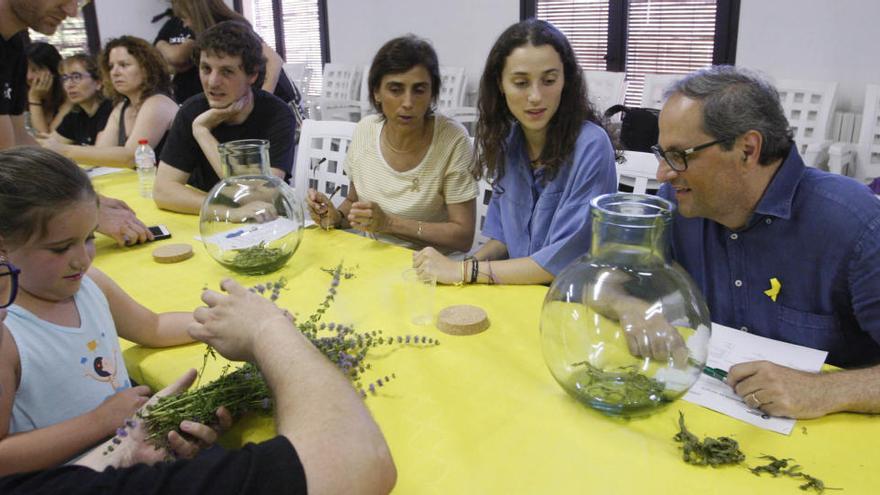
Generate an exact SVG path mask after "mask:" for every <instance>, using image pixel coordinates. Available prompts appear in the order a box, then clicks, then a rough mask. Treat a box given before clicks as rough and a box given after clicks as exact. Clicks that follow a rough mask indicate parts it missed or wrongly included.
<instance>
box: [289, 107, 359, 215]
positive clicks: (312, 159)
mask: <svg viewBox="0 0 880 495" xmlns="http://www.w3.org/2000/svg"><path fill="white" fill-rule="evenodd" d="M355 127H357V124H355V123H354V122H341V121H330V120H311V119H307V120H304V121H303V125H302V132H301V134H300V137H299V146H298V147H297V150H296V163H295V165H294V172H293V188H294V189H295V190H296V193H297V195H299V196H300V197H301V198H303V199H304V198H305V197H306V190H307V189H315V190H316V191H319V192H322V193H324V194H326V195H327V196H330V195H332V194H333V192H334V191H336V188H337V187H339V188H340V189H339V191H338V192H337V193H336V195H335V196H333V199H332V201H333V205H334V206H337V207H338V206H339V205H340V204H341V203H342V202H343V201H344V200H345V198H346V197H347V196H348V187H349V180H348V175H346V173H345V169H344V168H343V164H344V163H345V155H346V154H347V153H348V146H349V144H351V139H352V136H353V135H354V129H355Z"/></svg>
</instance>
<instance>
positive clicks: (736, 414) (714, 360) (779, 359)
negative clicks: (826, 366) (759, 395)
mask: <svg viewBox="0 0 880 495" xmlns="http://www.w3.org/2000/svg"><path fill="white" fill-rule="evenodd" d="M827 355H828V353H827V352H825V351H818V350H816V349H810V348H809V347H803V346H799V345H794V344H788V343H786V342H780V341H778V340H773V339H768V338H764V337H759V336H757V335H752V334H750V333H747V332H743V331H741V330H735V329H733V328H730V327H725V326H723V325H718V324H717V323H712V338H711V340H710V341H709V361H708V363H707V366H710V367H712V368H718V369H722V370H725V371H727V370H729V369H730V367H731V366H733V365H734V364H737V363H742V362H746V361H758V360H766V361H773V362H774V363H776V364H781V365H783V366H788V367H789V368H795V369H799V370H803V371H809V372H813V373H816V372H818V371H819V370H820V369H821V368H822V363H824V362H825V357H826V356H827ZM684 400H686V401H688V402H692V403H694V404H698V405H701V406H703V407H708V408H709V409H712V410H714V411H718V412H720V413H723V414H726V415H728V416H730V417H733V418H736V419H739V420H742V421H745V422H746V423H749V424H753V425H755V426H759V427H761V428H764V429H767V430H771V431H775V432H777V433H782V434H783V435H788V434H789V433H791V430H792V428H794V423H795V420H793V419H788V418H775V417H771V416H767V415H764V414H763V413H761V411H757V410H755V409H752V408H750V407H748V406H747V405H746V404H745V402H743V400H742V399H740V398H739V396H737V395H736V393H734V391H733V389H731V388H730V387H729V386H728V385H727V384H726V383H724V382H722V381H721V380H718V379H715V378H712V377H710V376H707V375H705V374H703V375H701V376H700V378H699V380H697V383H695V384H694V386H693V387H691V389H690V390H689V391H688V393H687V394H685V396H684Z"/></svg>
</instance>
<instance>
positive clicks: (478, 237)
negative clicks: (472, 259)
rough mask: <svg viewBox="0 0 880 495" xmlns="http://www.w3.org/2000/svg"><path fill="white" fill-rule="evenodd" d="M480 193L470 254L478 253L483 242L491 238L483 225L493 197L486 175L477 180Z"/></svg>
mask: <svg viewBox="0 0 880 495" xmlns="http://www.w3.org/2000/svg"><path fill="white" fill-rule="evenodd" d="M477 185H478V186H479V191H480V192H479V194H477V218H476V222H474V242H473V244H471V250H470V252H469V254H474V253H476V252H477V251H478V250H479V249H480V248H481V247H483V244H486V243H487V242H489V238H488V237H486V236H484V235H483V225H484V224H485V223H486V214H487V213H488V212H489V201H490V200H491V199H492V185H491V184H489V181H487V180H486V178H485V177H483V178H482V179H480V180H479V181H478V182H477Z"/></svg>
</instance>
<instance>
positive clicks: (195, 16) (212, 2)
mask: <svg viewBox="0 0 880 495" xmlns="http://www.w3.org/2000/svg"><path fill="white" fill-rule="evenodd" d="M171 7H172V8H173V9H174V15H175V16H177V17H179V18H180V19H186V20H188V21H189V24H190V29H192V31H193V32H194V33H195V34H196V38H198V37H199V36H201V35H202V33H203V32H205V31H206V30H207V29H208V28H209V27H211V26H213V25H214V24H217V23H218V22H223V21H240V22H244V23H245V24H248V25H250V23H249V22H248V20H247V19H245V17H244V16H242V15H241V14H239V13H238V12H236V11H234V10H232V9H230V8H229V7H228V6H227V5H226V3H224V2H223V0H171Z"/></svg>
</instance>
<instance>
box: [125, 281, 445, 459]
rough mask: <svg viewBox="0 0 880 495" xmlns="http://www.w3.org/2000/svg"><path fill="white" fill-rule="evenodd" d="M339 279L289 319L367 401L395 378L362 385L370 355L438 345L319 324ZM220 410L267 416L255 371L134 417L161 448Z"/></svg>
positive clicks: (265, 393)
mask: <svg viewBox="0 0 880 495" xmlns="http://www.w3.org/2000/svg"><path fill="white" fill-rule="evenodd" d="M341 276H342V263H340V264H339V266H337V267H336V269H335V270H334V272H333V279H332V281H331V282H330V288H329V289H328V291H327V294H326V295H325V297H324V300H323V301H322V302H321V304H320V305H319V306H318V308H317V309H316V310H315V312H314V313H312V314H311V315H310V316H309V317H308V319H305V320H302V321H297V320H296V319H295V318H294V321H295V323H296V325H297V327H298V328H299V330H300V331H301V332H302V333H303V335H305V336H306V337H307V338H308V339H309V340H310V341H311V342H312V344H314V346H315V347H316V348H317V349H318V350H319V351H321V353H323V354H324V355H325V356H326V357H327V358H328V359H330V360H331V361H332V362H333V363H334V364H335V365H336V366H337V367H339V369H340V370H341V371H342V372H343V373H344V374H345V375H346V376H348V378H349V379H350V380H351V381H352V383H353V384H354V385H355V387H356V388H357V389H358V390H359V391H360V392H361V395H362V396H366V395H367V391H369V392H370V393H372V394H375V393H376V388H377V387H382V386H384V385H385V384H386V383H387V382H388V381H390V380H391V379H393V378H395V375H394V374H391V375H390V376H388V375H385V376H381V377H380V378H378V379H376V380H374V381H371V382H369V383H367V384H366V385H365V384H364V382H363V375H364V373H365V372H366V371H367V370H370V369H371V368H372V366H371V365H370V363H367V362H366V359H367V354H368V352H369V351H370V350H371V349H374V348H377V347H380V346H387V345H395V344H399V345H416V346H420V347H422V346H435V345H438V344H439V343H440V342H439V341H438V340H436V339H433V338H428V337H425V336H418V335H407V336H405V337H404V336H397V337H394V338H392V337H384V336H383V335H382V332H380V331H375V330H374V331H370V332H357V331H355V329H354V327H352V326H350V325H341V324H337V323H325V322H322V321H321V319H322V318H323V316H324V313H326V311H327V309H328V308H329V307H330V304H331V303H332V302H333V300H334V299H335V298H336V293H337V287H338V286H339V280H340V278H341ZM285 283H286V282H285V281H284V279H281V280H279V281H278V282H273V283H270V284H266V285H259V286H257V287H255V288H253V289H251V290H254V291H256V292H259V293H261V294H262V293H264V292H265V291H267V290H269V291H271V299H272V300H275V299H277V297H278V293H279V291H280V290H281V289H282V288H283V287H284V284H285ZM210 356H214V351H213V349H211V348H210V347H209V348H208V350H207V352H206V353H205V359H206V360H207V358H208V357H210ZM203 369H204V367H203ZM221 405H222V406H225V407H226V408H227V409H228V410H229V412H230V413H231V414H232V416H233V418H238V417H240V416H241V415H243V414H245V413H248V412H262V413H267V414H268V413H269V412H270V411H271V410H272V406H273V404H272V398H271V394H270V392H269V388H268V386H267V384H266V382H265V379H264V378H263V376H262V374H260V371H259V370H258V369H257V367H256V366H254V365H253V364H249V363H248V364H245V365H244V366H242V367H241V368H238V369H236V370H234V371H231V372H230V371H229V367H228V366H227V367H226V368H224V370H223V374H222V375H221V376H220V378H218V379H217V380H214V381H212V382H211V383H208V384H206V385H204V386H202V387H199V388H196V389H193V390H190V391H188V392H185V393H183V394H180V395H176V396H171V397H163V398H161V399H159V401H158V402H157V403H156V404H154V405H152V406H149V407H147V408H146V410H144V411H142V412H140V413H139V416H140V420H142V421H143V422H144V427H145V428H146V430H147V432H148V438H149V439H150V441H152V442H153V443H154V444H155V445H156V446H157V447H165V446H166V442H167V438H168V433H169V432H170V431H172V430H175V429H177V428H178V426H179V425H180V422H181V421H183V420H190V421H195V422H199V423H203V424H213V423H216V417H215V411H216V410H217V408H218V407H220V406H221Z"/></svg>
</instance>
